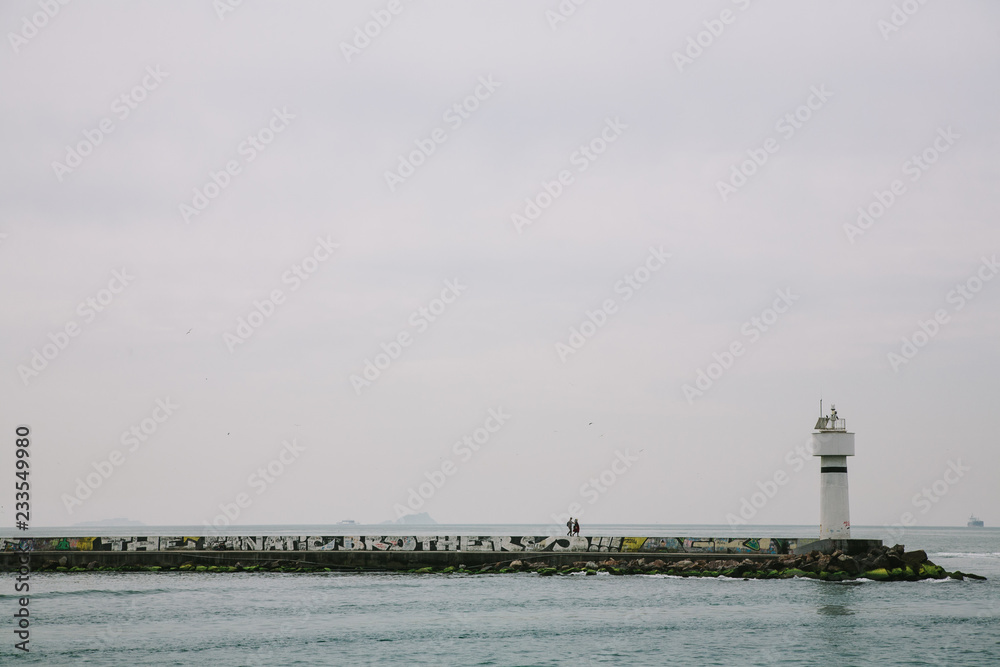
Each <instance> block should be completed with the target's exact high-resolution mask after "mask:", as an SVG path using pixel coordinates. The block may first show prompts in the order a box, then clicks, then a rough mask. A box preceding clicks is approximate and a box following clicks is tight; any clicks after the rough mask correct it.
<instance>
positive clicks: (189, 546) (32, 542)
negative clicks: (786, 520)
mask: <svg viewBox="0 0 1000 667" xmlns="http://www.w3.org/2000/svg"><path fill="white" fill-rule="evenodd" d="M811 541H815V540H808V539H796V538H791V539H784V538H768V537H762V538H699V537H609V536H604V537H596V536H595V537H588V536H578V537H569V536H511V535H489V536H472V535H457V536H449V535H446V536H439V535H404V536H399V535H361V536H345V535H337V536H284V535H227V536H194V537H185V536H181V537H162V536H149V537H142V536H137V537H53V538H48V537H36V538H22V539H18V538H0V567H2V568H4V569H8V570H9V569H16V568H17V567H18V563H19V559H20V557H21V555H23V554H25V553H28V554H30V556H29V559H30V561H31V564H32V566H33V567H35V568H39V567H42V566H43V565H45V564H46V563H48V564H49V566H51V564H52V563H53V562H56V563H60V562H61V563H62V564H61V565H58V566H59V567H68V568H73V567H86V566H91V567H92V568H103V567H111V568H120V567H127V566H137V567H179V566H180V565H183V564H185V563H194V564H196V565H202V566H206V567H209V566H213V565H214V566H222V567H234V566H235V565H236V564H237V563H239V564H241V565H243V566H251V567H252V566H254V565H261V564H265V563H271V562H278V561H280V562H282V563H286V562H287V563H297V564H300V565H301V566H306V567H330V568H335V569H355V568H361V569H379V570H410V569H414V568H417V569H419V568H424V567H432V568H445V567H449V566H458V565H467V566H469V567H473V566H477V567H481V566H483V565H488V564H496V563H502V562H510V561H512V560H514V559H516V558H522V559H527V560H528V561H537V560H538V559H539V558H540V557H541V556H543V555H544V556H545V557H546V558H547V562H551V563H553V564H560V565H562V564H567V563H572V562H574V561H578V560H580V557H581V555H582V554H591V553H593V554H602V553H603V554H612V553H613V554H619V555H620V557H622V558H626V559H630V558H639V557H642V556H644V555H652V554H657V555H658V556H659V557H661V558H665V559H672V558H677V559H682V558H683V557H684V555H685V554H698V553H711V554H713V555H715V556H717V557H719V558H735V557H741V558H750V559H761V558H772V557H774V556H777V555H780V554H787V553H791V552H793V551H794V550H795V549H796V548H801V547H802V546H803V545H805V544H807V543H808V542H811ZM283 566H284V565H283Z"/></svg>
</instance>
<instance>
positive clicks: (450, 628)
mask: <svg viewBox="0 0 1000 667" xmlns="http://www.w3.org/2000/svg"><path fill="white" fill-rule="evenodd" d="M439 532H440V531H439ZM443 532H448V533H451V534H454V531H451V530H445V531H443ZM477 532H482V533H483V534H490V533H495V532H496V527H489V528H486V527H481V528H480V530H479V531H477ZM522 532H526V533H528V534H530V532H531V531H522ZM686 532H690V531H689V530H688V531H686ZM714 532H715V533H719V534H720V535H722V534H724V533H722V531H721V529H719V528H718V527H715V530H714ZM785 533H788V531H785ZM325 534H330V533H329V532H326V533H325ZM643 534H650V532H649V531H647V533H643ZM761 534H762V535H763V533H761ZM788 534H790V533H788ZM705 535H709V533H708V532H706V533H705ZM774 535H778V533H777V532H774ZM858 536H859V537H863V536H864V535H863V534H860V532H859V534H858ZM906 537H907V539H906V542H907V547H908V548H924V549H925V550H926V551H927V552H928V555H929V556H930V558H931V559H932V560H933V561H935V562H936V563H938V564H939V565H942V566H943V567H945V568H946V569H947V570H955V569H959V570H963V571H970V572H976V573H978V574H982V575H985V576H987V577H990V580H989V581H986V582H975V581H964V582H958V581H952V580H945V581H926V582H913V583H906V582H900V583H876V582H842V583H827V582H819V581H812V580H805V579H803V580H799V579H793V580H770V581H757V580H749V581H742V580H723V579H680V578H673V577H666V576H622V577H615V576H596V577H594V576H590V577H587V576H562V577H560V576H556V577H544V578H543V577H539V576H537V575H533V574H508V575H473V576H465V575H399V574H366V575H354V574H336V573H330V574H244V573H232V574H208V573H202V574H198V573H160V574H151V573H96V574H37V575H33V577H32V596H31V603H30V607H31V614H32V616H31V617H32V634H31V648H32V651H31V654H30V655H19V656H18V659H19V663H21V664H43V665H79V664H94V665H106V664H107V665H129V664H143V665H147V664H148V665H192V664H211V665H213V666H219V667H221V666H225V665H253V664H261V665H264V664H267V665H278V664H303V665H304V664H331V665H340V664H372V663H378V662H383V663H408V664H416V665H561V664H605V663H606V664H628V665H632V664H640V665H647V664H648V665H662V664H666V663H674V664H703V665H732V664H776V665H820V664H829V663H832V664H838V665H863V664H873V663H879V664H887V665H996V664H1000V530H997V529H984V530H978V531H973V530H971V529H910V530H909V531H908V534H907V536H906ZM7 589H8V591H5V594H4V595H3V596H2V599H0V609H5V608H6V609H9V610H10V612H11V613H13V611H14V610H15V602H14V596H13V582H12V581H11V582H10V584H9V586H7ZM8 618H11V617H10V616H8ZM8 622H9V621H8ZM5 634H7V639H6V640H5V641H4V645H3V646H0V662H4V663H10V662H12V661H13V656H12V655H11V654H13V653H14V650H13V643H14V640H13V638H12V635H13V633H5ZM18 653H20V652H18Z"/></svg>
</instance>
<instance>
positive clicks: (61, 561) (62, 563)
mask: <svg viewBox="0 0 1000 667" xmlns="http://www.w3.org/2000/svg"><path fill="white" fill-rule="evenodd" d="M68 562H69V559H68V558H66V556H63V557H62V558H60V559H59V567H66V563H68Z"/></svg>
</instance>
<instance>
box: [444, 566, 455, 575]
mask: <svg viewBox="0 0 1000 667" xmlns="http://www.w3.org/2000/svg"><path fill="white" fill-rule="evenodd" d="M441 571H442V572H443V573H445V574H451V573H452V572H454V571H455V568H454V567H453V566H451V565H449V566H448V567H446V568H444V569H443V570H441Z"/></svg>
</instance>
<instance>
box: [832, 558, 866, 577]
mask: <svg viewBox="0 0 1000 667" xmlns="http://www.w3.org/2000/svg"><path fill="white" fill-rule="evenodd" d="M837 564H838V565H839V566H840V569H842V570H843V571H844V572H846V573H847V574H857V573H858V572H860V571H861V566H860V565H858V562H857V561H856V560H854V559H853V558H851V557H850V556H847V555H845V554H841V555H840V556H839V557H838V558H837Z"/></svg>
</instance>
